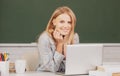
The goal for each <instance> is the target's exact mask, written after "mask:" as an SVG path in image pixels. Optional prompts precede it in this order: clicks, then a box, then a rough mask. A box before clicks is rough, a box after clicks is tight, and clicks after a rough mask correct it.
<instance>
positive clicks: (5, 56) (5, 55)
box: [4, 53, 7, 61]
mask: <svg viewBox="0 0 120 76" xmlns="http://www.w3.org/2000/svg"><path fill="white" fill-rule="evenodd" d="M6 58H7V54H6V53H4V60H5V61H6Z"/></svg>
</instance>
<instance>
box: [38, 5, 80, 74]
mask: <svg viewBox="0 0 120 76" xmlns="http://www.w3.org/2000/svg"><path fill="white" fill-rule="evenodd" d="M75 24H76V17H75V14H74V13H73V11H72V10H71V9H70V8H69V7H67V6H63V7H58V8H57V9H56V10H55V11H54V12H53V15H52V16H51V18H50V20H49V22H48V25H47V27H46V30H45V31H44V32H43V33H42V34H41V35H40V37H39V39H38V48H39V53H40V66H39V67H38V68H37V70H38V71H51V72H63V71H65V57H66V49H65V48H66V45H72V44H77V43H79V36H78V34H77V33H75V32H74V28H75Z"/></svg>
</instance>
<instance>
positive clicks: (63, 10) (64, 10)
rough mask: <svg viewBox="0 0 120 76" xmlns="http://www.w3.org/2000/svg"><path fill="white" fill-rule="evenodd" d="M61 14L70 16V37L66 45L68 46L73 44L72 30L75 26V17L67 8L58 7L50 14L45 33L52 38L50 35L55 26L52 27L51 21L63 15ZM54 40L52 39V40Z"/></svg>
mask: <svg viewBox="0 0 120 76" xmlns="http://www.w3.org/2000/svg"><path fill="white" fill-rule="evenodd" d="M63 13H66V14H68V15H69V16H70V18H71V22H72V24H71V25H72V28H71V31H70V35H69V37H68V41H67V43H68V44H72V43H73V37H74V28H75V25H76V16H75V14H74V13H73V11H72V10H71V9H70V8H69V7H67V6H62V7H58V8H57V9H56V10H55V11H54V12H53V14H52V16H51V18H50V20H49V22H48V24H47V28H46V30H45V31H47V32H48V34H49V35H50V36H51V37H52V33H53V31H54V29H55V26H54V25H53V22H52V21H53V19H55V18H56V17H57V16H59V15H61V14H63ZM53 39H54V38H53Z"/></svg>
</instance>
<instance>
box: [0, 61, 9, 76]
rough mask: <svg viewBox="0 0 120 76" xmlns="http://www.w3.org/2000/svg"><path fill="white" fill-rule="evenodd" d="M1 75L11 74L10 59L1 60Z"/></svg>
mask: <svg viewBox="0 0 120 76" xmlns="http://www.w3.org/2000/svg"><path fill="white" fill-rule="evenodd" d="M0 73H1V75H0V76H9V61H0Z"/></svg>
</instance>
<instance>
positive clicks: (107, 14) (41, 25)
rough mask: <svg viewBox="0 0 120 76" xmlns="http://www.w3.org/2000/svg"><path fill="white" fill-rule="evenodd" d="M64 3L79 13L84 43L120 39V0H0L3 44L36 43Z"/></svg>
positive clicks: (117, 40) (116, 40)
mask: <svg viewBox="0 0 120 76" xmlns="http://www.w3.org/2000/svg"><path fill="white" fill-rule="evenodd" d="M64 5H66V6H69V7H70V8H71V9H72V10H73V11H74V12H75V14H76V17H77V24H76V29H75V31H76V32H78V34H79V35H80V42H81V43H119V42H120V34H119V32H120V30H119V28H120V26H119V25H120V0H0V43H30V42H35V41H36V40H37V38H38V36H39V34H40V33H42V31H43V30H44V29H45V27H46V25H47V23H48V20H49V18H50V16H51V14H52V13H53V11H54V10H55V9H56V8H57V7H59V6H64Z"/></svg>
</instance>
